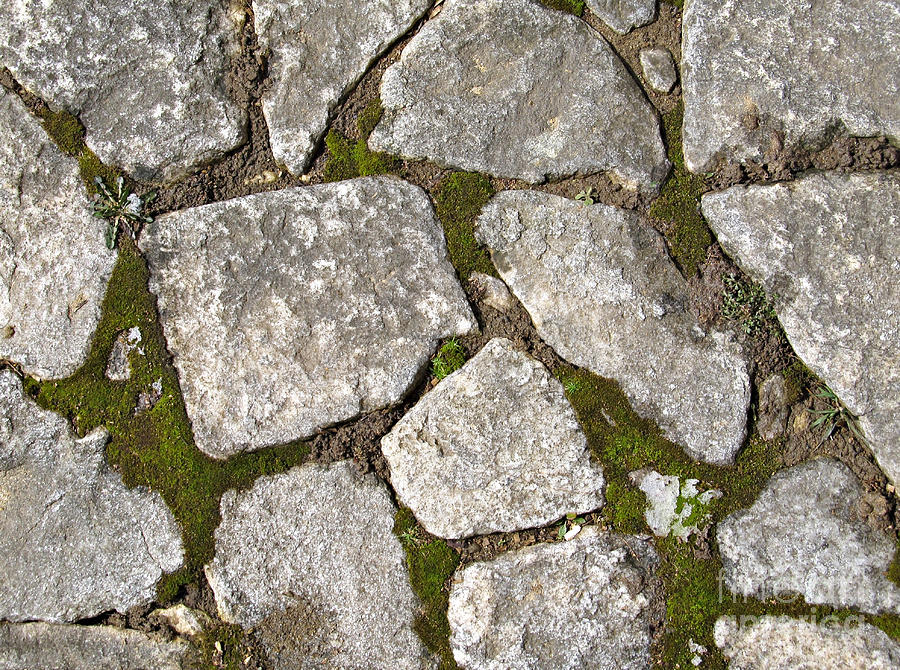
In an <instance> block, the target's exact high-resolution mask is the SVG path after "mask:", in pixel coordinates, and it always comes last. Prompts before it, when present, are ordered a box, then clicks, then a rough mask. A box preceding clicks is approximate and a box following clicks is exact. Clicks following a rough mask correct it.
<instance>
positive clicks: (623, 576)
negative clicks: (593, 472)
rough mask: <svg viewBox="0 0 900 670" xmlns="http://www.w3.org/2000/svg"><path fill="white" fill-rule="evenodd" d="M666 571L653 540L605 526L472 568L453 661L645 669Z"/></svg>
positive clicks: (559, 669)
mask: <svg viewBox="0 0 900 670" xmlns="http://www.w3.org/2000/svg"><path fill="white" fill-rule="evenodd" d="M656 565H657V557H656V553H655V552H654V550H653V545H652V543H650V542H649V541H648V540H646V539H644V538H638V537H627V536H619V535H611V534H604V533H602V532H600V531H599V529H598V528H597V527H596V526H592V527H588V528H585V529H584V530H582V531H581V533H580V534H579V535H578V537H576V538H575V539H574V540H571V541H569V542H559V543H554V544H538V545H535V546H532V547H527V548H525V549H519V550H518V551H512V552H509V553H506V554H501V555H500V556H499V557H498V558H495V559H493V560H491V561H487V562H477V563H471V564H469V565H467V566H466V567H465V568H463V569H462V570H461V571H460V572H458V573H457V574H456V576H454V578H453V585H452V587H451V590H450V606H449V608H448V610H447V618H448V620H449V622H450V645H451V647H452V649H453V657H454V658H455V659H456V662H457V663H458V664H459V666H460V667H463V668H466V669H467V670H500V669H501V668H503V669H505V668H517V669H518V668H522V669H525V668H542V669H546V670H564V669H566V670H569V669H571V670H576V669H577V668H586V667H589V668H593V669H595V670H638V669H641V670H643V669H644V668H647V667H649V665H650V642H651V638H652V630H653V626H654V623H653V622H654V613H653V611H652V606H651V605H652V603H653V600H654V593H655V589H656V588H657V587H656V585H655V583H654V581H653V579H652V575H653V572H654V570H655V569H656Z"/></svg>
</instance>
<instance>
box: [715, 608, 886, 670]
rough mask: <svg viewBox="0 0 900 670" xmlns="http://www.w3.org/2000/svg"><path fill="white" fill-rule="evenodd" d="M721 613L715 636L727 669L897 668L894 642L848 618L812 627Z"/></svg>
mask: <svg viewBox="0 0 900 670" xmlns="http://www.w3.org/2000/svg"><path fill="white" fill-rule="evenodd" d="M748 619H749V621H742V620H741V619H736V618H735V617H721V618H720V619H719V620H718V621H716V626H715V640H716V646H718V647H719V648H720V649H721V650H722V653H723V654H724V655H725V657H726V658H727V659H728V668H729V670H796V668H819V669H820V670H847V668H869V669H871V670H893V669H894V668H897V667H900V646H898V645H897V643H896V642H894V641H893V640H892V639H891V638H890V637H888V636H887V634H886V633H885V632H884V631H882V630H881V629H879V628H876V627H875V626H872V625H871V624H868V623H865V622H863V621H861V620H860V617H855V616H851V617H850V618H849V619H848V620H847V621H845V622H841V621H839V620H837V618H833V619H832V618H828V617H823V618H822V619H821V621H822V623H821V624H819V625H817V624H816V623H813V622H810V621H801V620H798V619H791V618H789V617H774V616H764V617H759V618H758V619H757V617H748Z"/></svg>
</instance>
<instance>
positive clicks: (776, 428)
mask: <svg viewBox="0 0 900 670" xmlns="http://www.w3.org/2000/svg"><path fill="white" fill-rule="evenodd" d="M789 415H790V407H788V404H787V389H786V388H785V384H784V377H783V376H782V375H779V374H775V375H772V376H770V377H769V378H768V379H766V381H764V382H763V383H762V384H761V385H760V387H759V416H758V417H757V419H756V430H757V431H758V432H759V436H760V437H761V438H762V439H764V440H774V439H775V438H776V437H778V436H779V435H782V434H783V433H784V431H785V430H786V429H787V421H788V416H789Z"/></svg>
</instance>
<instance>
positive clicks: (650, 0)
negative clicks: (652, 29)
mask: <svg viewBox="0 0 900 670" xmlns="http://www.w3.org/2000/svg"><path fill="white" fill-rule="evenodd" d="M586 4H587V6H588V9H590V10H591V11H592V12H594V14H596V15H597V18H599V19H600V20H601V21H603V23H605V24H606V25H608V26H609V27H610V28H612V29H613V30H615V31H616V32H617V33H619V34H620V35H624V34H625V33H627V32H629V31H630V30H631V29H632V28H639V27H640V26H646V25H647V24H648V23H650V22H652V21H653V19H655V18H656V0H587V2H586Z"/></svg>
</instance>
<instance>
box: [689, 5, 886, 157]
mask: <svg viewBox="0 0 900 670" xmlns="http://www.w3.org/2000/svg"><path fill="white" fill-rule="evenodd" d="M682 31H683V44H682V54H683V56H682V62H681V68H682V79H683V81H682V87H683V89H684V105H685V108H684V133H683V140H684V158H685V162H686V163H687V167H688V169H689V170H691V171H693V172H704V171H706V170H708V169H711V168H712V167H713V166H714V164H715V161H716V159H717V157H718V156H721V157H722V158H724V159H726V160H729V161H747V160H754V159H759V158H761V157H762V156H763V155H764V153H765V152H766V151H767V150H768V149H769V148H770V147H772V146H773V142H776V143H781V142H783V143H784V144H787V145H793V144H797V143H801V142H802V143H804V144H810V143H816V142H818V141H821V140H825V139H827V137H828V135H829V133H830V132H832V131H833V130H834V129H835V128H837V127H840V128H844V129H846V131H847V132H848V133H849V134H850V135H857V136H866V137H868V136H877V135H887V136H888V137H890V138H892V139H893V141H895V142H897V141H898V140H900V46H898V45H900V12H898V11H897V3H896V2H895V1H894V0H874V1H873V0H851V1H850V2H846V1H843V0H825V1H823V2H814V3H810V2H808V1H807V0H786V1H782V0H749V1H745V0H692V1H691V2H690V3H686V7H685V11H684V20H683V24H682Z"/></svg>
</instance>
